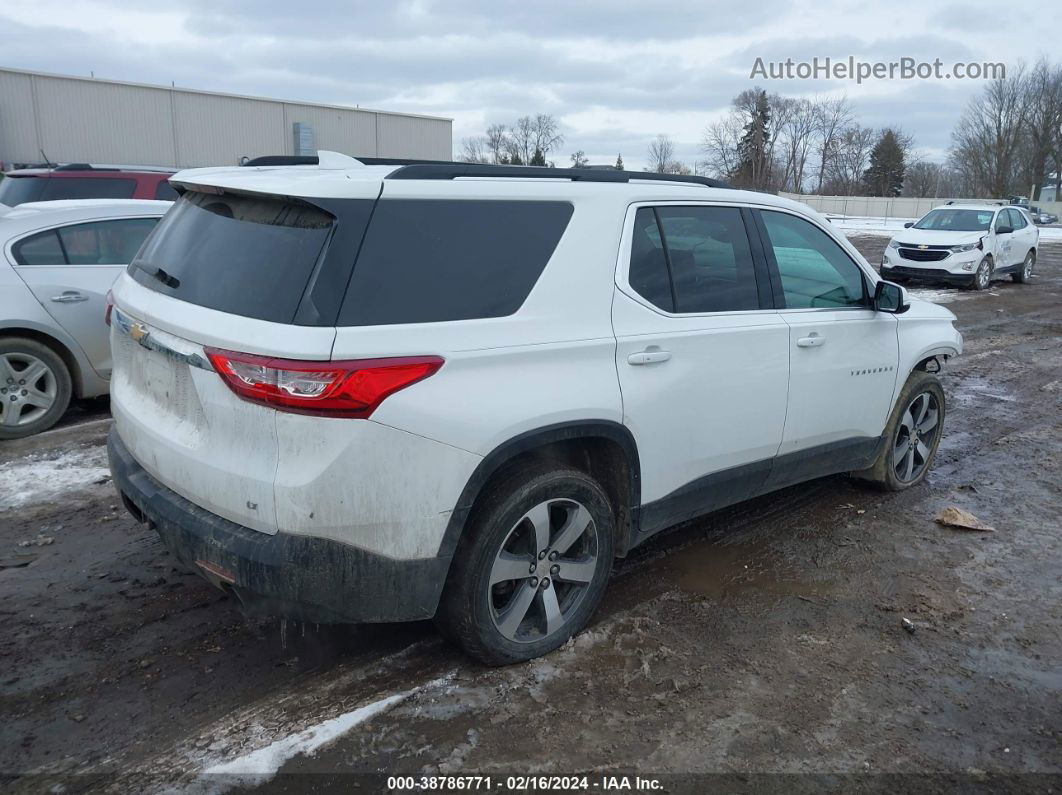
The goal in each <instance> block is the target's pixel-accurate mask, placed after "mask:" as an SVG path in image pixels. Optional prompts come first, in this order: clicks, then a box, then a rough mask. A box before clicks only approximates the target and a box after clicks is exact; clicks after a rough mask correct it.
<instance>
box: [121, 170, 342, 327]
mask: <svg viewBox="0 0 1062 795" xmlns="http://www.w3.org/2000/svg"><path fill="white" fill-rule="evenodd" d="M334 222H335V218H334V217H333V216H332V215H330V214H328V213H326V212H325V211H324V210H321V209H320V208H318V207H315V206H313V205H311V204H308V203H305V202H300V201H298V200H295V199H281V198H276V197H271V196H243V195H237V194H228V193H226V194H223V195H214V194H207V193H199V192H195V191H188V192H186V193H185V194H184V195H183V196H182V197H181V198H180V200H179V201H178V202H177V203H176V204H175V205H174V206H173V208H172V209H171V210H170V212H168V213H167V214H166V215H165V216H164V217H163V219H162V221H161V222H160V223H159V225H158V227H156V229H155V232H154V233H153V234H152V235H151V237H149V238H148V240H147V242H146V243H145V244H144V248H143V249H142V250H141V252H140V255H139V256H138V257H137V258H136V259H135V260H134V261H133V264H132V265H131V266H130V268H129V275H130V276H132V277H133V278H134V279H135V280H136V281H138V282H140V283H141V284H143V285H144V286H145V287H149V288H150V289H152V290H156V291H158V292H160V293H163V294H165V295H170V296H173V297H174V298H178V299H180V300H182V301H187V302H189V303H193V304H198V305H199V306H203V307H207V308H209V309H217V310H220V311H222V312H230V313H232V314H236V315H242V316H244V317H252V318H257V319H259V320H270V321H274V322H277V323H290V322H291V321H292V318H293V317H294V315H295V310H296V309H297V307H298V305H299V301H300V300H301V299H302V295H303V292H304V291H305V290H306V284H307V282H308V280H309V279H310V276H311V275H312V274H313V271H314V266H315V265H316V263H317V260H318V258H319V257H320V256H321V253H322V251H323V249H324V246H325V242H326V241H327V240H328V236H329V234H330V233H331V230H332V226H333V223H334Z"/></svg>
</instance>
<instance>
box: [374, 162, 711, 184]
mask: <svg viewBox="0 0 1062 795" xmlns="http://www.w3.org/2000/svg"><path fill="white" fill-rule="evenodd" d="M364 162H365V163H366V165H368V164H369V160H365V161H364ZM460 177H501V178H506V177H508V178H518V179H519V178H525V179H570V180H572V181H573V182H631V181H632V180H645V181H650V182H679V183H685V184H693V185H704V186H705V187H708V188H730V187H732V186H731V185H728V184H727V183H725V182H721V181H719V180H716V179H710V178H709V177H700V176H695V175H692V174H689V175H687V174H658V173H655V172H651V171H644V172H643V171H610V170H607V169H600V170H599V169H585V168H547V167H544V166H495V165H486V164H482V163H414V164H410V165H407V166H404V167H403V168H400V169H398V170H397V171H393V172H391V173H390V174H388V175H387V177H386V179H458V178H460Z"/></svg>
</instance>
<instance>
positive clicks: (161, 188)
mask: <svg viewBox="0 0 1062 795" xmlns="http://www.w3.org/2000/svg"><path fill="white" fill-rule="evenodd" d="M155 198H156V199H158V200H159V201H163V202H175V201H177V191H175V190H174V189H173V185H171V184H170V181H169V180H168V179H164V180H162V182H160V183H159V184H158V185H156V186H155Z"/></svg>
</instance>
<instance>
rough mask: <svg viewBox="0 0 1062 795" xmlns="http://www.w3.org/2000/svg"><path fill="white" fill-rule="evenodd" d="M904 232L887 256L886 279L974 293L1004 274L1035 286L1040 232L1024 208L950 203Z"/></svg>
mask: <svg viewBox="0 0 1062 795" xmlns="http://www.w3.org/2000/svg"><path fill="white" fill-rule="evenodd" d="M904 226H905V229H904V231H903V232H901V233H900V234H898V235H896V237H894V238H893V239H892V240H890V241H889V244H888V246H887V247H886V248H885V253H884V254H883V255H882V259H881V275H882V276H884V277H885V278H886V279H895V280H896V281H901V282H902V281H908V280H912V281H929V282H946V283H949V284H957V285H960V286H963V287H969V288H971V289H973V290H984V289H987V287H988V285H989V284H991V283H992V280H993V279H995V278H997V277H999V276H1002V275H1004V274H1009V275H1010V277H1011V278H1012V279H1013V280H1014V281H1016V282H1018V283H1020V284H1027V283H1028V282H1029V281H1031V280H1032V272H1033V267H1034V266H1035V265H1036V249H1037V247H1038V246H1039V244H1040V230H1038V229H1037V228H1036V226H1035V225H1034V224H1033V222H1032V218H1031V217H1030V216H1028V215H1027V214H1026V211H1025V210H1023V209H1021V208H1018V207H1006V206H997V205H992V204H973V203H971V204H958V203H955V202H949V203H948V204H946V205H944V206H942V207H936V208H934V209H932V210H930V211H929V212H928V213H926V214H925V215H924V216H923V217H922V218H921V219H920V220H919V221H917V222H916V223H908V224H905V225H904Z"/></svg>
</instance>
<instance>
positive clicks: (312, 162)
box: [240, 155, 453, 166]
mask: <svg viewBox="0 0 1062 795" xmlns="http://www.w3.org/2000/svg"><path fill="white" fill-rule="evenodd" d="M357 160H358V161H360V162H362V163H364V164H365V165H367V166H414V165H417V166H419V165H433V166H438V165H451V164H453V161H451V160H417V159H414V158H407V157H359V158H357ZM319 164H320V160H319V158H318V157H317V155H262V156H261V157H255V158H252V159H251V160H248V161H247V162H245V163H241V164H240V165H241V166H316V165H319Z"/></svg>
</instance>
